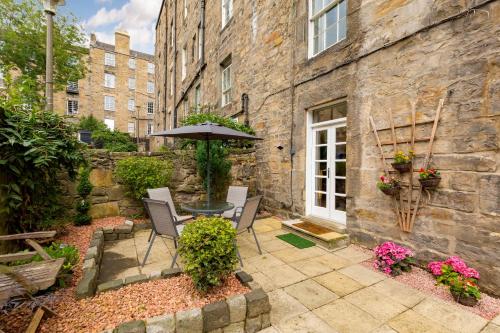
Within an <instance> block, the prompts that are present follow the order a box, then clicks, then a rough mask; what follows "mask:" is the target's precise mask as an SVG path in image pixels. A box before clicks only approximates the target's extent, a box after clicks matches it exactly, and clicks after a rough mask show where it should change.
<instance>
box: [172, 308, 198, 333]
mask: <svg viewBox="0 0 500 333" xmlns="http://www.w3.org/2000/svg"><path fill="white" fill-rule="evenodd" d="M175 323H176V325H175V326H176V333H202V332H203V317H202V312H201V309H191V310H186V311H181V312H177V313H176V314H175Z"/></svg>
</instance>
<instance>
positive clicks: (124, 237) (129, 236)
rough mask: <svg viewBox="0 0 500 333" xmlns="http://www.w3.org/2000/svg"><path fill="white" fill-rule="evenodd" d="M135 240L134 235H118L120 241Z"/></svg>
mask: <svg viewBox="0 0 500 333" xmlns="http://www.w3.org/2000/svg"><path fill="white" fill-rule="evenodd" d="M131 238H134V234H118V239H131Z"/></svg>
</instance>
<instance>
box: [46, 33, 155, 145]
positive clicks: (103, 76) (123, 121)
mask: <svg viewBox="0 0 500 333" xmlns="http://www.w3.org/2000/svg"><path fill="white" fill-rule="evenodd" d="M85 61H86V62H87V69H88V71H87V74H86V76H85V78H83V79H81V80H79V81H78V82H68V85H67V87H66V90H65V91H62V92H58V93H56V94H55V96H54V110H55V111H56V112H58V113H59V114H61V115H63V114H64V115H67V116H71V117H74V118H75V119H76V118H80V117H83V116H90V115H93V116H94V117H95V118H97V119H99V120H102V121H104V123H105V124H106V125H107V126H108V127H109V128H110V129H116V130H119V131H121V132H128V133H129V134H130V135H131V136H132V137H134V138H137V137H138V138H139V139H140V140H141V141H145V140H147V139H146V138H147V135H148V134H151V133H152V132H153V114H154V112H155V108H156V98H155V96H156V94H155V85H154V81H155V79H154V76H155V65H154V57H153V56H152V55H150V54H146V53H142V52H138V51H134V50H131V49H130V37H129V35H128V34H127V33H126V32H121V31H117V32H115V45H112V44H107V43H103V42H101V41H98V40H97V39H96V36H95V34H92V35H91V41H90V50H89V55H88V58H87V59H86V60H85Z"/></svg>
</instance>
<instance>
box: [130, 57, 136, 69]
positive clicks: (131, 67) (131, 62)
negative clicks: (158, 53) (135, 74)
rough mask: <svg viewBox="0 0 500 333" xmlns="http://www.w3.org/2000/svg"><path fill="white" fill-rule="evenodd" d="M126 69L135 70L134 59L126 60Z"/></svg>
mask: <svg viewBox="0 0 500 333" xmlns="http://www.w3.org/2000/svg"><path fill="white" fill-rule="evenodd" d="M128 68H130V69H135V68H136V62H135V58H129V59H128Z"/></svg>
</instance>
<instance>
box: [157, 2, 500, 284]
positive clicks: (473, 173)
mask: <svg viewBox="0 0 500 333" xmlns="http://www.w3.org/2000/svg"><path fill="white" fill-rule="evenodd" d="M166 3H168V1H167V2H166ZM188 3H189V10H190V13H191V10H192V11H193V12H192V13H193V15H188V20H187V22H183V19H182V16H181V12H182V11H181V8H178V9H177V13H176V14H177V18H178V20H177V21H178V27H177V30H176V32H175V33H176V36H177V40H178V43H177V49H178V53H179V54H180V50H181V49H182V46H183V45H185V44H186V43H187V45H190V44H189V41H190V40H191V39H192V37H193V33H194V32H195V31H196V30H195V27H197V25H198V23H199V22H198V17H199V15H198V14H199V12H198V6H197V3H198V1H194V0H191V1H188ZM308 3H309V1H282V2H280V3H279V5H277V3H276V2H275V1H250V0H248V1H241V2H240V1H238V2H234V9H233V18H232V20H231V22H230V23H229V24H228V26H227V27H226V28H224V29H222V27H221V23H220V22H221V17H220V15H221V14H220V12H221V11H220V6H219V4H218V3H216V2H215V3H214V2H211V1H207V30H206V38H205V40H206V42H205V43H206V48H207V51H206V53H207V57H206V62H207V64H206V66H205V67H204V69H203V70H202V71H201V74H199V75H198V74H197V72H198V69H199V68H200V64H198V63H197V62H196V61H195V62H194V63H189V65H188V75H187V78H186V79H185V80H184V81H183V80H181V78H180V76H179V77H178V79H177V81H178V85H177V89H176V90H175V92H174V96H175V97H176V99H175V100H174V99H173V98H170V95H169V96H168V101H167V105H168V108H169V109H170V111H173V109H174V108H175V107H176V106H177V104H176V103H175V102H178V101H179V99H180V98H181V97H182V96H188V100H189V101H193V94H194V86H195V85H196V84H197V83H201V86H202V91H203V92H202V96H203V103H204V104H212V105H216V106H219V105H220V63H221V62H222V60H223V59H224V58H225V57H226V56H227V55H229V54H231V55H232V58H233V63H232V73H233V101H232V103H231V104H230V105H229V106H226V107H224V108H221V109H220V113H221V114H224V115H228V116H234V117H239V118H240V120H243V119H244V115H242V114H239V113H238V112H239V110H241V109H242V105H241V101H240V96H241V94H242V93H246V94H248V96H249V104H248V106H249V121H250V125H251V126H252V127H253V128H255V130H256V132H257V135H258V136H260V137H262V138H264V140H263V141H262V142H259V143H257V145H256V164H257V168H256V173H257V190H258V191H259V193H262V194H264V196H265V199H264V205H265V207H266V208H267V209H269V210H271V211H273V212H277V213H284V214H298V215H304V214H306V213H307V211H306V204H305V202H306V194H307V193H306V189H305V184H306V156H307V147H306V142H307V140H306V131H307V128H306V124H307V121H306V120H307V114H308V111H310V110H311V109H312V108H314V107H317V106H319V105H322V104H324V103H329V102H332V101H336V100H339V99H342V100H346V101H347V105H348V115H347V129H348V135H347V141H348V143H347V169H348V171H347V197H348V198H347V228H348V231H349V233H350V234H351V238H352V239H353V240H354V241H356V242H359V243H362V244H364V245H368V246H373V245H375V244H377V243H379V242H382V241H384V240H388V239H392V240H395V241H397V242H399V243H402V244H405V245H407V246H409V247H412V248H413V249H415V250H416V252H417V255H418V258H419V259H423V260H430V259H438V258H442V257H445V256H449V255H460V256H462V257H463V258H464V259H465V260H466V261H467V262H468V263H469V264H470V265H472V266H474V267H477V268H478V269H479V271H480V273H481V274H482V285H483V287H485V288H487V289H489V290H490V291H491V292H495V293H497V294H498V293H499V290H500V264H499V263H500V180H499V179H500V169H499V168H498V161H500V153H499V144H500V118H499V114H500V111H499V110H500V106H499V105H500V95H499V91H500V89H499V84H500V83H499V82H500V80H499V79H498V78H499V73H500V68H499V64H498V61H499V56H500V41H499V40H498V37H497V36H498V35H499V33H500V25H499V22H500V2H499V1H487V0H483V1H451V0H439V1H431V0H417V1H407V0H401V1H383V0H350V1H348V2H347V5H348V17H347V38H346V39H344V40H342V41H340V42H339V43H337V44H335V45H333V46H332V47H330V48H329V49H327V50H325V51H324V52H322V53H321V54H319V55H317V56H315V57H314V58H308V53H307V48H308V28H309V26H308V21H309V14H308ZM167 5H168V6H169V7H168V10H165V11H164V12H163V14H162V15H166V16H168V17H167V18H168V19H164V20H162V21H161V22H170V19H171V18H172V17H173V15H174V14H173V13H172V12H171V9H173V8H171V5H169V4H167ZM472 6H476V7H477V8H474V9H471V8H472ZM161 22H160V23H161ZM166 28H167V27H165V26H162V27H161V29H159V30H161V32H160V33H162V34H165V32H164V29H166ZM167 35H168V32H167ZM160 37H161V36H159V39H158V40H159V41H160V42H162V41H164V40H166V38H165V35H163V38H160ZM158 46H159V47H161V48H162V50H163V47H164V45H158ZM168 49H169V51H168V53H167V56H166V57H162V59H164V61H165V63H164V64H163V65H165V66H167V67H166V68H170V67H169V66H171V65H172V63H173V57H174V56H175V55H174V53H173V52H172V49H173V48H172V47H170V46H169V47H168ZM157 50H158V47H157ZM188 50H190V48H189V47H188ZM180 62H181V60H180V56H178V58H177V64H178V67H177V69H176V71H177V73H178V75H180V74H179V73H180ZM167 81H168V80H167ZM191 82H194V83H195V84H191ZM167 83H168V82H167ZM167 85H168V84H167ZM169 87H170V86H169ZM448 92H452V94H451V96H450V97H449V98H448V99H447V100H446V102H445V107H444V109H443V111H442V115H441V120H440V124H439V127H438V131H437V133H436V141H435V143H434V156H433V159H432V165H433V166H435V167H437V168H439V169H440V170H442V176H443V180H442V182H441V185H440V187H439V189H438V190H437V191H436V192H435V193H433V194H432V195H431V196H430V199H427V197H426V195H424V196H425V197H426V198H425V200H424V205H423V207H422V208H421V209H420V211H419V214H418V216H417V219H416V222H415V228H414V230H413V232H412V233H409V234H408V233H403V232H401V231H400V230H399V227H397V226H396V225H395V221H396V217H395V213H394V211H393V207H392V204H391V201H390V200H388V198H387V197H386V196H385V195H383V194H382V193H381V192H380V191H379V190H378V189H377V188H376V186H375V183H376V181H377V179H378V177H379V176H380V174H381V173H382V170H383V168H382V165H381V163H380V159H379V153H378V148H377V146H376V144H375V140H374V137H373V133H372V132H371V129H370V125H369V120H368V117H369V115H372V116H373V117H374V118H375V119H377V125H378V126H379V127H387V126H388V124H389V123H388V110H389V109H391V111H392V113H393V114H394V118H395V122H396V124H404V123H409V122H410V119H411V110H412V107H415V110H416V116H417V121H425V120H429V119H432V117H433V115H434V113H435V111H436V107H437V105H438V102H439V99H440V98H442V97H444V96H446V95H447V93H448ZM242 118H243V119H242ZM167 123H168V125H167V127H169V126H170V124H171V118H167ZM419 131H422V133H427V135H429V133H430V126H429V125H427V126H422V127H419ZM422 133H421V134H422ZM400 135H402V134H400ZM382 136H383V138H382V139H383V140H387V139H389V138H390V131H386V132H385V133H382ZM422 136H425V135H422ZM278 146H281V147H282V148H283V149H281V150H280V149H278V148H277V147H278ZM401 148H402V149H404V150H406V149H408V148H407V147H406V146H405V145H402V146H401ZM425 149H426V146H425V145H424V144H423V143H418V144H417V147H416V150H417V153H418V154H422V153H423V152H425ZM420 163H421V159H419V160H417V163H416V165H417V167H419V166H420Z"/></svg>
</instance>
